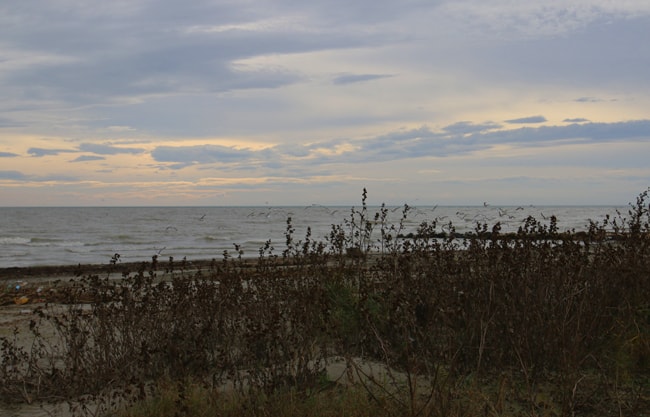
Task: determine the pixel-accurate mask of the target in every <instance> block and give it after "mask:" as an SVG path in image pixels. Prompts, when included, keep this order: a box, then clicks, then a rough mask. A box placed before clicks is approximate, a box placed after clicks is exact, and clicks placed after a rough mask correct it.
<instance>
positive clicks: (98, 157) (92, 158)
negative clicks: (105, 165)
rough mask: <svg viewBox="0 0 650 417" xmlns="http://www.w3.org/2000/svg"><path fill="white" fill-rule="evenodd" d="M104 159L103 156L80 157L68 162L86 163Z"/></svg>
mask: <svg viewBox="0 0 650 417" xmlns="http://www.w3.org/2000/svg"><path fill="white" fill-rule="evenodd" d="M105 159H106V158H105V157H103V156H94V155H81V156H80V157H78V158H75V159H73V160H72V161H70V162H88V161H102V160H105Z"/></svg>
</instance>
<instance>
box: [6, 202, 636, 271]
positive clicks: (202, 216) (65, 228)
mask: <svg viewBox="0 0 650 417" xmlns="http://www.w3.org/2000/svg"><path fill="white" fill-rule="evenodd" d="M360 209H361V207H352V206H347V207H333V206H318V205H311V206H306V207H269V206H263V207H0V268H8V267H29V266H45V265H53V266H58V265H77V264H84V265H85V264H104V263H110V262H111V260H112V259H114V257H115V255H116V254H119V262H143V261H150V260H151V258H152V257H153V256H158V259H159V260H161V261H166V260H168V259H169V258H170V257H173V258H174V259H175V260H181V259H183V258H186V259H187V260H190V261H191V260H209V259H222V258H223V256H224V251H227V252H228V253H229V254H230V255H232V256H237V252H236V250H235V245H237V247H238V248H239V249H240V250H241V251H242V252H243V254H242V256H243V257H245V258H252V257H257V256H259V250H260V248H262V247H263V246H264V245H265V243H266V242H267V241H270V243H271V246H272V247H273V248H274V252H273V253H275V254H278V255H279V254H281V252H282V250H284V249H285V241H286V238H285V232H286V230H287V221H288V219H290V224H291V228H292V229H293V230H294V232H293V237H294V241H299V240H305V237H306V233H307V230H308V228H309V230H310V232H311V239H312V240H316V241H323V242H326V238H327V236H328V235H329V234H330V232H331V231H332V227H333V226H342V228H343V230H344V231H349V230H350V228H349V223H350V221H351V220H352V219H353V217H354V218H355V219H356V221H357V222H358V218H359V217H358V214H357V215H355V216H353V213H354V212H358V211H359V210H360ZM366 209H367V213H366V216H367V219H369V220H373V219H374V218H375V214H377V213H379V211H380V207H367V208H366ZM385 209H386V213H387V222H388V224H389V225H390V224H393V225H395V226H396V227H398V226H399V224H400V221H401V224H402V226H403V229H402V232H403V233H405V234H406V233H409V232H414V231H416V230H417V228H418V226H419V225H420V224H421V223H422V222H425V221H427V222H431V221H433V220H436V221H437V222H438V224H439V227H438V230H442V229H441V227H445V228H448V225H449V224H450V223H451V224H452V225H453V227H454V228H455V231H456V232H458V233H464V232H468V231H472V230H474V229H475V228H476V225H477V224H487V225H488V226H489V228H490V229H491V226H493V225H494V224H496V223H497V222H499V223H500V225H501V231H502V232H508V231H516V230H517V229H518V227H519V226H521V225H522V223H523V222H524V221H525V220H526V218H528V217H529V216H532V217H533V218H535V219H536V220H538V221H539V222H542V223H545V224H548V222H549V221H550V220H549V219H550V218H551V216H555V217H556V218H557V224H558V228H559V230H560V231H566V230H576V231H579V230H586V229H587V228H588V227H589V224H590V221H594V222H602V221H603V219H604V218H605V216H606V215H611V216H616V214H617V211H618V212H620V213H623V214H624V215H625V214H627V210H628V207H610V206H508V207H500V206H491V205H487V204H485V205H483V206H423V207H409V210H408V211H407V212H406V217H405V219H403V217H404V207H403V206H394V207H386V208H385ZM376 229H378V227H377V228H376ZM373 233H375V236H374V237H373V239H374V238H375V237H377V236H378V233H379V232H377V231H376V232H373Z"/></svg>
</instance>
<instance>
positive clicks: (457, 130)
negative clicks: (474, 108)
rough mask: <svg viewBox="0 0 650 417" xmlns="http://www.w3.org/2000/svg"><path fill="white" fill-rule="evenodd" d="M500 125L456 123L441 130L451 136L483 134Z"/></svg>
mask: <svg viewBox="0 0 650 417" xmlns="http://www.w3.org/2000/svg"><path fill="white" fill-rule="evenodd" d="M500 127H501V125H499V124H496V123H482V124H475V123H472V122H458V123H454V124H452V125H449V126H445V127H443V128H442V130H444V131H445V132H449V133H452V134H463V133H475V132H483V131H485V130H490V129H498V128H500Z"/></svg>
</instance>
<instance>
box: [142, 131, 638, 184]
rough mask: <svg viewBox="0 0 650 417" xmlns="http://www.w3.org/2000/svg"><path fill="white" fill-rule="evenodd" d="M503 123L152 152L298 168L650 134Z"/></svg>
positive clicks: (165, 157) (162, 157) (246, 166)
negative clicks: (251, 146)
mask: <svg viewBox="0 0 650 417" xmlns="http://www.w3.org/2000/svg"><path fill="white" fill-rule="evenodd" d="M499 127H500V126H499V125H497V124H493V123H483V124H472V123H470V122H460V123H456V124H453V125H449V126H446V127H444V128H443V129H442V130H441V131H433V130H431V129H430V128H429V127H427V126H422V127H420V128H417V129H406V130H399V131H396V132H390V133H387V134H384V135H379V136H375V137H373V138H369V139H363V140H352V139H349V140H343V139H336V140H331V141H321V142H316V143H311V144H305V145H293V146H287V145H278V146H275V147H271V148H266V149H262V150H251V149H237V148H234V147H226V146H215V145H202V146H160V147H157V148H156V149H155V150H154V151H153V152H152V156H153V158H154V159H155V160H156V161H157V162H161V163H172V164H170V165H168V166H167V168H168V169H182V168H185V167H187V166H190V165H194V164H199V165H201V164H213V163H222V164H230V165H231V167H230V168H225V167H224V168H222V169H232V170H254V169H257V168H267V169H271V170H280V171H282V170H292V171H296V170H297V169H299V168H298V167H299V166H305V167H308V168H309V169H311V170H314V169H316V167H319V166H324V165H329V164H364V163H370V162H372V163H377V162H383V161H399V160H406V159H414V158H422V157H437V158H444V157H452V156H461V155H469V154H473V153H479V152H482V151H485V150H487V149H490V148H493V147H495V146H498V145H510V146H516V147H522V148H523V147H542V146H551V145H554V144H556V143H557V142H558V141H561V142H564V143H600V142H611V141H623V140H626V139H632V138H642V139H644V140H650V120H638V121H630V122H619V123H580V124H578V123H573V124H570V125H566V126H539V127H522V128H517V129H506V130H495V129H496V128H499ZM298 164H300V165H298ZM305 164H306V165H305Z"/></svg>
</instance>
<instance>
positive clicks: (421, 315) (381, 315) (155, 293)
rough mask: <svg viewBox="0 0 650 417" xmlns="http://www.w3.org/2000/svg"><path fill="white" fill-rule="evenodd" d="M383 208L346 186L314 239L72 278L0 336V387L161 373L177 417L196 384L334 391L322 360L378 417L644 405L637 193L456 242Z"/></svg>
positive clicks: (96, 400) (58, 395)
mask: <svg viewBox="0 0 650 417" xmlns="http://www.w3.org/2000/svg"><path fill="white" fill-rule="evenodd" d="M409 210H410V208H409V207H408V206H405V207H404V209H403V220H404V219H406V218H408V215H409ZM386 218H387V209H385V208H383V207H382V208H381V209H380V210H379V211H378V212H377V213H375V214H374V215H371V214H370V213H369V212H368V209H367V207H366V205H365V190H364V196H363V200H362V206H361V208H358V209H354V208H353V209H352V210H351V214H350V217H349V219H348V220H347V221H346V222H345V223H344V224H342V225H333V226H332V230H331V233H330V235H329V237H328V238H327V239H326V241H324V242H320V241H315V240H313V239H312V238H311V236H310V234H309V232H308V233H307V236H305V237H304V239H302V240H295V238H294V235H293V227H292V224H291V219H288V220H287V229H286V233H285V237H284V238H285V241H286V250H284V251H283V252H282V253H276V252H275V250H274V248H273V244H272V241H268V242H267V244H266V245H265V246H264V247H262V248H260V251H259V257H258V258H257V260H256V261H255V262H254V263H251V262H246V261H244V260H243V259H242V257H241V255H242V254H241V252H240V251H239V248H238V247H235V250H234V251H233V253H224V255H223V257H222V259H219V260H213V261H211V262H210V263H205V264H203V265H200V266H199V267H198V268H193V269H191V270H190V268H187V267H186V265H183V264H180V265H179V264H178V263H176V264H174V263H173V261H171V262H172V264H168V263H165V264H161V263H159V262H158V260H157V259H156V258H154V259H152V262H147V263H143V264H141V265H139V266H138V267H137V269H135V270H133V271H126V270H125V271H122V272H121V277H120V278H119V279H116V278H115V277H114V276H113V275H111V274H109V273H105V274H88V275H85V276H82V277H80V278H78V279H75V280H73V281H72V282H70V283H69V285H66V286H64V287H61V288H60V289H59V293H60V294H61V296H60V297H61V298H59V299H57V301H58V302H57V303H45V304H43V305H42V307H40V308H38V309H37V310H36V315H35V316H34V318H33V320H32V324H31V326H30V328H31V332H32V334H33V343H32V344H31V345H30V346H29V348H26V347H25V346H21V345H19V344H18V343H16V342H15V340H16V339H15V338H14V339H12V338H11V337H8V338H7V337H4V338H1V340H0V342H1V343H2V346H1V349H2V350H1V354H2V363H1V364H0V399H1V400H2V401H4V402H16V401H22V402H35V401H36V402H38V401H52V400H57V401H70V402H71V403H72V402H74V404H76V407H77V410H79V412H80V413H81V412H82V411H84V410H88V408H87V406H88V404H94V405H99V408H100V409H111V408H112V407H116V406H117V405H124V404H125V403H133V402H137V401H140V400H144V399H145V398H152V397H153V398H156V397H157V396H158V395H160V393H161V391H159V390H157V388H156V387H157V385H156V382H157V381H167V384H169V381H173V382H172V385H174V384H176V385H175V386H176V387H177V388H178V389H176V390H174V395H176V396H177V400H176V403H175V408H174V411H173V413H175V414H169V415H191V414H190V413H191V411H190V409H189V405H188V402H187V398H188V395H187V391H186V390H187V387H188V386H189V385H188V384H196V383H201V384H203V385H204V386H206V387H207V388H206V391H204V395H205V396H206V401H207V400H209V398H208V397H210V396H213V395H225V394H224V392H229V393H236V394H238V395H240V396H241V397H240V398H242V397H243V398H246V399H248V401H249V402H244V403H240V405H241V407H242V410H244V409H246V408H247V407H252V409H256V410H263V409H264V407H271V405H272V403H273V401H274V399H275V401H277V398H279V397H278V396H280V397H282V396H286V395H287V393H291V396H292V398H294V399H295V398H300V399H301V401H315V400H316V399H319V398H322V397H321V396H322V395H323V392H325V391H329V390H332V389H334V388H333V387H339V388H336V389H340V387H341V384H340V382H342V380H339V381H338V382H339V384H333V381H332V380H331V379H332V378H331V375H328V373H327V369H328V365H329V364H331V363H332V362H333V361H335V360H337V359H338V360H342V361H343V362H344V363H345V365H346V369H347V373H346V374H345V376H346V378H345V379H346V380H347V381H348V382H350V383H352V384H353V386H354V387H355V388H354V389H361V390H363V392H365V393H366V394H367V395H366V396H365V398H366V399H367V400H369V401H370V403H372V404H373V407H376V409H377V410H380V411H381V413H382V414H384V415H396V416H397V415H399V416H402V415H408V416H420V415H421V416H461V415H467V416H470V415H477V413H479V412H480V413H481V414H482V415H486V416H510V415H522V416H609V415H611V416H621V415H629V416H639V415H649V414H650V382H649V381H650V282H649V281H650V239H647V236H648V233H649V232H650V212H649V207H648V203H647V192H645V193H643V194H641V195H640V196H639V197H638V199H637V201H636V203H635V204H631V205H630V210H629V212H628V213H627V215H623V214H620V215H619V216H618V217H617V218H615V219H614V218H606V219H605V221H604V222H602V223H601V224H596V223H592V224H591V227H590V228H589V230H588V231H586V232H584V233H576V232H574V231H561V232H560V231H558V230H557V227H556V226H555V222H554V220H553V219H551V220H550V222H549V223H543V222H538V221H537V220H536V219H533V218H529V219H527V221H526V222H525V223H524V224H523V225H522V227H521V228H520V230H519V232H518V233H516V234H514V235H509V236H507V238H502V236H500V235H499V230H498V228H497V227H495V225H492V227H489V226H488V225H481V224H477V229H476V233H474V234H472V235H468V236H464V237H463V238H462V239H459V238H457V237H455V236H454V235H452V234H450V235H447V236H446V237H440V236H438V235H437V234H438V233H440V229H439V225H438V224H437V222H436V220H435V219H434V220H432V221H430V222H423V223H422V224H421V226H420V228H419V230H418V232H417V233H416V234H413V235H411V236H408V237H405V236H402V223H399V224H387V223H386ZM446 227H447V230H449V227H448V226H446ZM451 229H452V230H453V227H452V228H451ZM488 230H490V231H491V232H490V233H486V232H487V231H488ZM604 236H605V237H608V238H604ZM164 270H167V272H168V273H167V274H166V275H165V276H166V278H165V279H161V275H162V274H161V273H162V271H164ZM46 328H47V329H49V330H48V331H47V332H44V329H46ZM46 333H47V334H46ZM368 364H372V365H371V366H370V367H368ZM373 366H374V367H375V368H374V369H375V370H376V369H379V368H381V369H383V373H382V374H381V375H382V376H381V378H379V377H378V376H377V375H378V374H375V373H373ZM341 378H343V376H342V377H341ZM355 392H358V391H355ZM219 413H221V412H219ZM224 413H225V412H224ZM242 413H243V411H242ZM230 415H233V414H230ZM248 415H265V413H264V412H261V411H260V413H259V414H248ZM267 415H268V414H267ZM322 415H325V414H324V413H323V414H322ZM359 415H361V414H359Z"/></svg>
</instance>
